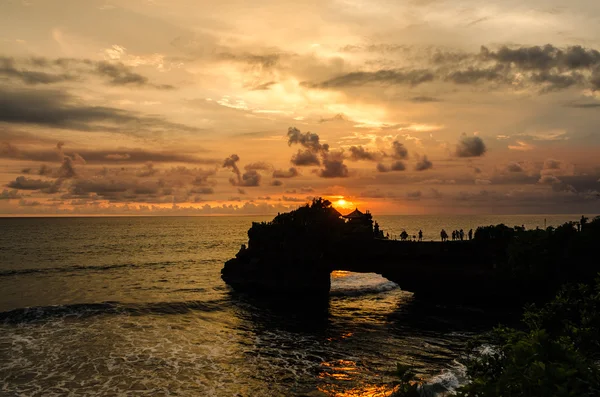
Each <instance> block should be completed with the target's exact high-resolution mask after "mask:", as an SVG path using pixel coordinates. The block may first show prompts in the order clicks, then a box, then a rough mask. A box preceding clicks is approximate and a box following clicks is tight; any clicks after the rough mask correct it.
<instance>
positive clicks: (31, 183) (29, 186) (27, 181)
mask: <svg viewBox="0 0 600 397" xmlns="http://www.w3.org/2000/svg"><path fill="white" fill-rule="evenodd" d="M53 184H54V183H53V182H52V181H46V180H41V179H31V178H27V177H24V176H19V177H17V179H15V180H14V181H12V182H9V183H8V184H7V185H6V186H7V187H9V188H12V189H18V190H42V189H49V188H50V187H51V186H52V185H53Z"/></svg>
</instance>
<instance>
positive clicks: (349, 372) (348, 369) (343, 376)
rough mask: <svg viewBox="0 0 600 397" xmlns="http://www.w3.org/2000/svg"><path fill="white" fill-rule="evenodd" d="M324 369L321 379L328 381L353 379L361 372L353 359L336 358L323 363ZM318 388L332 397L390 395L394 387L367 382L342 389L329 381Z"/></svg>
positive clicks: (379, 396) (377, 396) (378, 396)
mask: <svg viewBox="0 0 600 397" xmlns="http://www.w3.org/2000/svg"><path fill="white" fill-rule="evenodd" d="M321 366H322V367H323V370H322V371H321V372H320V373H319V379H322V380H324V381H325V382H327V381H328V380H329V381H331V382H335V381H352V380H355V379H354V378H355V377H356V375H357V374H358V372H359V368H358V366H357V364H356V362H354V361H352V360H336V361H329V362H323V363H321ZM317 389H318V390H319V391H321V392H323V393H325V394H327V395H328V396H331V397H388V396H390V395H391V394H392V393H393V391H394V387H392V386H390V385H381V384H366V385H360V386H357V387H354V388H352V389H348V390H341V389H342V388H341V387H340V385H338V384H334V383H328V384H325V385H321V386H318V387H317Z"/></svg>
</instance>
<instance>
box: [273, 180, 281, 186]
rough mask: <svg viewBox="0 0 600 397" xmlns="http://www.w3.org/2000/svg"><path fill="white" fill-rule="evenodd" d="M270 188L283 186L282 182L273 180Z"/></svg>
mask: <svg viewBox="0 0 600 397" xmlns="http://www.w3.org/2000/svg"><path fill="white" fill-rule="evenodd" d="M271 186H283V182H282V181H280V180H279V179H273V181H272V182H271Z"/></svg>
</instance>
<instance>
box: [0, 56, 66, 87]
mask: <svg viewBox="0 0 600 397" xmlns="http://www.w3.org/2000/svg"><path fill="white" fill-rule="evenodd" d="M0 76H4V77H8V78H9V79H19V80H21V81H22V82H23V83H25V84H27V85H36V84H54V83H60V82H63V81H73V80H76V79H77V77H76V76H73V75H69V74H67V73H59V74H54V73H46V72H40V71H30V70H23V69H22V68H18V67H17V65H16V62H15V59H14V58H8V57H0Z"/></svg>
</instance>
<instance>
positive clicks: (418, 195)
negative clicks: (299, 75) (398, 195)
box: [406, 190, 423, 200]
mask: <svg viewBox="0 0 600 397" xmlns="http://www.w3.org/2000/svg"><path fill="white" fill-rule="evenodd" d="M422 196H423V193H421V191H420V190H416V191H414V192H406V198H407V199H409V200H420V199H421V197H422Z"/></svg>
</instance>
